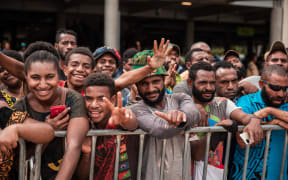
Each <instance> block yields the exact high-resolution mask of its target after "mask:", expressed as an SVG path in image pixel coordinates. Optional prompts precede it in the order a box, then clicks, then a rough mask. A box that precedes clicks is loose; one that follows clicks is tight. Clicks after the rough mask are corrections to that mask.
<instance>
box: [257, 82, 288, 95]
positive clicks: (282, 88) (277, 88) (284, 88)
mask: <svg viewBox="0 0 288 180" xmlns="http://www.w3.org/2000/svg"><path fill="white" fill-rule="evenodd" d="M262 81H263V82H264V83H265V84H267V85H268V86H269V88H270V89H272V90H273V91H280V90H282V91H284V92H288V86H278V85H273V84H270V83H269V82H267V81H265V80H262Z"/></svg>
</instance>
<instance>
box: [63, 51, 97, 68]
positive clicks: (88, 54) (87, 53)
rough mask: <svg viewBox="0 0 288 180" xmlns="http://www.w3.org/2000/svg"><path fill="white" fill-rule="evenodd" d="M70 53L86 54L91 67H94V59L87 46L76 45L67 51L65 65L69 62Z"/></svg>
mask: <svg viewBox="0 0 288 180" xmlns="http://www.w3.org/2000/svg"><path fill="white" fill-rule="evenodd" d="M72 54H82V55H85V56H88V57H89V58H90V59H91V65H92V67H91V68H92V69H94V66H95V61H94V58H93V54H92V52H91V51H90V50H89V49H88V48H86V47H77V48H74V49H72V50H71V51H69V52H68V54H67V55H66V57H65V65H66V66H67V65H68V63H69V61H70V57H71V55H72Z"/></svg>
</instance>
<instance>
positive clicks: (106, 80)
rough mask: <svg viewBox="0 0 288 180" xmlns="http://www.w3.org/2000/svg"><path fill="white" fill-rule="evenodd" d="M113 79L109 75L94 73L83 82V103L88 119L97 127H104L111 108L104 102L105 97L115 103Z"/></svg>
mask: <svg viewBox="0 0 288 180" xmlns="http://www.w3.org/2000/svg"><path fill="white" fill-rule="evenodd" d="M114 87H115V86H114V81H113V80H112V78H111V77H110V76H108V75H107V74H103V73H95V74H91V75H90V76H88V78H87V79H86V80H85V83H84V91H85V105H86V109H87V112H88V116H89V118H90V120H91V121H92V122H93V123H95V124H97V126H98V127H101V128H105V126H106V124H107V122H108V119H109V117H110V116H111V110H110V109H109V107H108V105H107V104H106V103H105V102H104V100H103V98H104V97H106V98H107V99H108V100H110V101H111V103H112V104H114V103H115V101H116V97H115V95H114Z"/></svg>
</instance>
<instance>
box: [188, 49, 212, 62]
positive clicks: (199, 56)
mask: <svg viewBox="0 0 288 180" xmlns="http://www.w3.org/2000/svg"><path fill="white" fill-rule="evenodd" d="M191 62H192V64H195V63H197V62H208V63H210V60H209V54H208V53H207V52H205V51H196V52H194V53H192V54H191Z"/></svg>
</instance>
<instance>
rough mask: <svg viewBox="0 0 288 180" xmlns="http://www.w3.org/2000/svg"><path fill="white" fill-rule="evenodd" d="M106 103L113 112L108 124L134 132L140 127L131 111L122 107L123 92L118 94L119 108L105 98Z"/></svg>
mask: <svg viewBox="0 0 288 180" xmlns="http://www.w3.org/2000/svg"><path fill="white" fill-rule="evenodd" d="M103 100H104V102H105V103H106V104H107V105H108V107H109V109H110V110H111V116H110V118H109V120H108V124H114V125H116V126H117V125H120V126H121V127H123V128H124V129H127V130H134V129H136V128H137V127H138V122H137V120H136V116H135V115H134V113H133V112H132V111H131V109H127V108H123V107H122V96H121V92H117V106H116V107H115V106H114V105H113V104H112V103H111V102H110V101H109V100H108V99H107V98H106V97H104V98H103Z"/></svg>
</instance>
